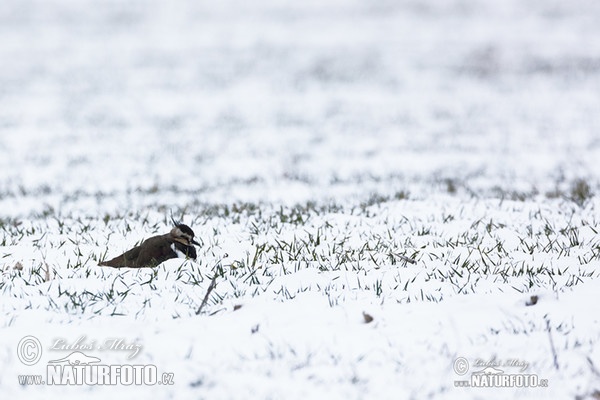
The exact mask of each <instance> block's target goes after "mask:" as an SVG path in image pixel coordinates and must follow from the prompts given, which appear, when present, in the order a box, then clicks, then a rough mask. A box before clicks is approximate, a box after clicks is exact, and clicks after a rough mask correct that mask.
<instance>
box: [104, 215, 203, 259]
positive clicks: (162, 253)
mask: <svg viewBox="0 0 600 400" xmlns="http://www.w3.org/2000/svg"><path fill="white" fill-rule="evenodd" d="M194 245H196V246H200V243H198V242H196V241H195V240H194V231H193V230H192V229H191V228H190V227H189V226H187V225H184V224H176V225H175V227H174V228H173V229H171V231H170V232H169V233H167V234H164V235H158V236H153V237H151V238H148V239H146V240H144V241H143V242H142V244H140V245H139V246H136V247H134V248H133V249H131V250H128V251H126V252H125V253H123V254H121V255H120V256H117V257H115V258H113V259H112V260H108V261H102V262H100V263H98V265H100V266H103V267H115V268H121V267H129V268H145V267H155V266H157V265H158V264H160V263H162V262H163V261H166V260H169V259H171V258H177V257H181V258H191V259H193V260H195V259H196V257H197V254H196V248H195V247H194Z"/></svg>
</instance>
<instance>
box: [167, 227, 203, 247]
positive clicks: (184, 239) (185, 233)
mask: <svg viewBox="0 0 600 400" xmlns="http://www.w3.org/2000/svg"><path fill="white" fill-rule="evenodd" d="M170 235H171V237H172V238H173V240H175V241H176V242H179V243H182V244H184V245H186V246H191V245H193V244H195V245H196V246H200V243H198V242H196V241H195V240H194V231H193V230H192V229H191V228H190V227H189V226H187V225H184V224H177V225H176V226H175V228H173V229H171V233H170Z"/></svg>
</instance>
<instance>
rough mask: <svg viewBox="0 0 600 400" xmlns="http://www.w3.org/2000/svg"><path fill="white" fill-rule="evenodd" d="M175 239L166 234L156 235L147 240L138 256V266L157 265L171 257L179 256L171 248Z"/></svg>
mask: <svg viewBox="0 0 600 400" xmlns="http://www.w3.org/2000/svg"><path fill="white" fill-rule="evenodd" d="M171 244H173V240H172V239H170V238H168V237H166V235H164V236H154V237H151V238H150V239H148V240H146V241H145V242H144V243H143V245H142V249H141V251H140V254H139V256H138V258H137V266H138V267H155V266H157V265H158V264H160V263H162V262H163V261H166V260H168V259H170V258H177V253H175V252H174V251H173V249H172V248H171Z"/></svg>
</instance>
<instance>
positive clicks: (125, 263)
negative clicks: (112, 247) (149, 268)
mask: <svg viewBox="0 0 600 400" xmlns="http://www.w3.org/2000/svg"><path fill="white" fill-rule="evenodd" d="M140 249H141V246H136V247H134V248H133V249H131V250H128V251H126V252H125V253H123V254H121V255H120V256H117V257H115V258H113V259H112V260H109V261H104V262H101V263H100V264H98V265H103V266H106V267H137V265H136V261H137V259H138V257H139V255H140Z"/></svg>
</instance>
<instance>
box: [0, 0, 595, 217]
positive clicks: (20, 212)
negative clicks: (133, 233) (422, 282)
mask: <svg viewBox="0 0 600 400" xmlns="http://www.w3.org/2000/svg"><path fill="white" fill-rule="evenodd" d="M599 18H600V3H598V2H595V1H585V0H572V1H569V2H564V1H552V0H551V1H541V0H539V1H538V0H531V1H521V0H507V1H501V2H498V1H493V0H451V1H444V2H438V1H434V0H425V1H412V0H405V1H403V0H400V1H388V0H382V1H368V0H351V1H346V0H344V1H341V0H340V1H337V0H328V1H321V0H319V1H304V2H300V3H298V2H286V1H278V0H261V1H258V2H251V3H249V2H242V1H219V2H216V3H215V2H199V1H192V0H173V1H168V2H167V1H136V0H131V1H116V0H99V1H91V0H89V1H88V0H86V1H70V0H37V1H36V0H3V1H2V6H1V7H0V59H1V60H2V62H1V63H0V215H2V214H3V215H5V216H6V215H8V216H12V217H16V216H21V217H23V216H27V215H29V214H31V213H40V212H44V211H45V210H55V211H56V210H59V211H60V212H61V213H65V214H68V213H78V212H84V213H85V212H87V213H92V214H95V213H97V212H101V213H111V212H117V210H121V212H122V210H127V209H135V208H139V207H155V206H161V205H162V206H168V207H171V206H178V207H182V208H183V207H190V206H192V207H193V206H195V205H196V206H197V205H200V204H205V203H232V202H271V203H283V204H294V203H302V202H306V201H317V202H320V201H327V202H330V201H334V202H349V203H352V202H363V201H366V199H369V198H373V196H382V197H389V198H405V197H410V198H415V199H418V198H423V197H425V196H431V195H436V194H438V193H444V194H446V193H449V194H450V195H454V196H466V197H471V196H481V197H503V198H505V197H507V198H517V199H522V198H534V197H536V196H542V197H556V196H561V195H562V194H563V193H564V194H566V195H569V193H572V191H573V190H574V189H573V188H577V187H578V186H577V185H583V189H585V190H588V193H591V192H594V191H596V190H597V189H598V176H599V174H600V167H599V166H598V161H597V160H598V159H600V79H599V78H600V40H598V38H599V37H600V24H598V20H599ZM586 185H587V186H586Z"/></svg>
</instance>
